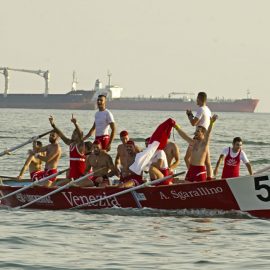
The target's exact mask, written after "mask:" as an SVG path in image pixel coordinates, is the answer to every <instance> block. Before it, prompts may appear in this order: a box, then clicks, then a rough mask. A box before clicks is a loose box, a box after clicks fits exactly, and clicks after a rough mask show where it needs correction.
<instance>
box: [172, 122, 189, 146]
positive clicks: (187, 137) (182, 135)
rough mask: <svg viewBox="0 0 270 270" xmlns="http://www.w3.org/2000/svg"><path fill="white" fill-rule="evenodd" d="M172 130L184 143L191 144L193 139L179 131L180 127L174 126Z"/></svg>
mask: <svg viewBox="0 0 270 270" xmlns="http://www.w3.org/2000/svg"><path fill="white" fill-rule="evenodd" d="M174 128H175V130H176V131H177V132H178V134H179V135H180V136H181V137H182V138H183V139H184V140H185V141H187V142H188V143H189V144H191V143H193V139H192V138H191V137H189V136H188V135H187V134H186V133H185V132H184V131H183V130H182V129H181V127H180V125H178V124H176V125H175V126H174Z"/></svg>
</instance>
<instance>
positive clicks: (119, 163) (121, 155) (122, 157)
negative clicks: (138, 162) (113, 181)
mask: <svg viewBox="0 0 270 270" xmlns="http://www.w3.org/2000/svg"><path fill="white" fill-rule="evenodd" d="M120 140H121V142H122V143H121V144H119V145H118V146H117V154H116V157H115V162H114V165H115V168H116V170H117V175H118V176H121V172H122V169H123V167H125V168H126V167H127V158H128V152H127V148H126V144H127V142H128V141H129V140H130V139H129V134H128V132H127V131H126V130H123V131H121V132H120ZM134 147H135V150H136V153H139V152H140V149H139V147H138V146H136V145H135V144H134ZM129 166H130V165H129Z"/></svg>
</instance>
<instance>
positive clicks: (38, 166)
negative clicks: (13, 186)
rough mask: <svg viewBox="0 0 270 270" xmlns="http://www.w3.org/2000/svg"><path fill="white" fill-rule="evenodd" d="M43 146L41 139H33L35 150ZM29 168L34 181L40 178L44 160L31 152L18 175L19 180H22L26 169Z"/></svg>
mask: <svg viewBox="0 0 270 270" xmlns="http://www.w3.org/2000/svg"><path fill="white" fill-rule="evenodd" d="M41 147H42V142H41V141H33V151H36V150H39V149H40V148H41ZM27 169H29V173H30V179H31V180H32V181H34V180H35V179H36V178H39V174H40V172H41V171H42V161H41V160H40V159H38V158H36V157H35V156H33V155H32V154H29V155H28V157H27V159H26V161H25V163H24V165H23V167H22V169H21V171H20V174H19V175H18V177H17V178H18V180H21V179H22V177H23V175H24V173H25V171H26V170H27Z"/></svg>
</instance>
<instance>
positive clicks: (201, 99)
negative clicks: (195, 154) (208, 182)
mask: <svg viewBox="0 0 270 270" xmlns="http://www.w3.org/2000/svg"><path fill="white" fill-rule="evenodd" d="M206 102H207V95H206V93H205V92H199V93H198V96H197V105H198V106H199V109H198V110H197V112H196V115H195V116H194V115H193V113H192V111H191V110H187V111H186V113H187V116H188V119H189V121H190V124H191V125H192V126H196V127H198V126H201V127H204V128H205V129H206V130H207V129H208V127H209V124H210V118H211V111H210V109H209V108H208V106H207V105H206ZM193 143H194V142H192V143H190V144H189V147H188V149H187V152H186V155H185V158H184V159H185V163H186V166H187V168H189V165H190V157H191V152H192V146H193ZM205 165H206V170H207V178H208V179H211V178H212V167H211V162H210V152H209V151H208V154H207V158H206V160H205Z"/></svg>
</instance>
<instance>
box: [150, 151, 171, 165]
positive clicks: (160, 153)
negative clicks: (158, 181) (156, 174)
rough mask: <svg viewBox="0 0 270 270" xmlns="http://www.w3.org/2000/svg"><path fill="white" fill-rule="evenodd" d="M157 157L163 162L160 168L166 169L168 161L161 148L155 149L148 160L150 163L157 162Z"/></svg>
mask: <svg viewBox="0 0 270 270" xmlns="http://www.w3.org/2000/svg"><path fill="white" fill-rule="evenodd" d="M159 159H161V160H162V161H163V164H162V166H161V169H168V161H167V157H166V154H165V152H164V151H163V150H157V151H156V152H155V154H154V155H153V157H152V158H151V160H150V165H151V164H152V163H155V162H157V161H158V160H159Z"/></svg>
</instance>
